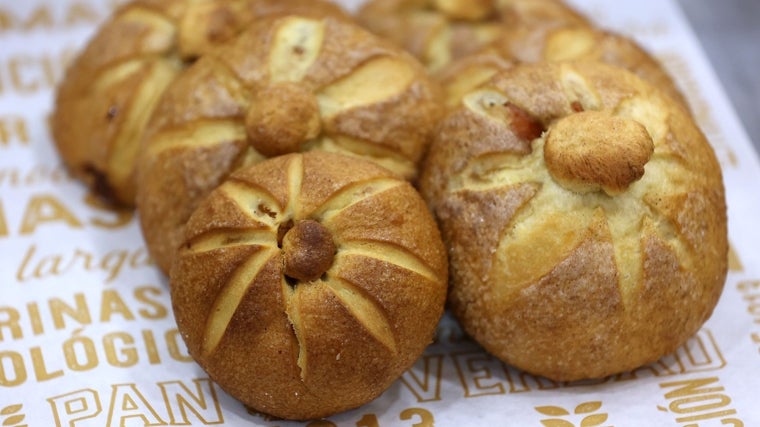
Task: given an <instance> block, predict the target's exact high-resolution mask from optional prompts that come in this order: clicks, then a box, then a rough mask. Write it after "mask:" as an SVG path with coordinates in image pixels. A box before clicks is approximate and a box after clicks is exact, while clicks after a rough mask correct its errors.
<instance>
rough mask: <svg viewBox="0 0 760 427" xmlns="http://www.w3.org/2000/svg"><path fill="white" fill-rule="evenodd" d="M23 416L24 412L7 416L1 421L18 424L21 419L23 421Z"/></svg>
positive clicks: (6, 424) (5, 424)
mask: <svg viewBox="0 0 760 427" xmlns="http://www.w3.org/2000/svg"><path fill="white" fill-rule="evenodd" d="M24 417H26V415H24V414H18V415H14V416H12V417H9V418H8V419H7V420H5V421H3V425H4V426H12V425H15V424H18V423H20V422H21V421H24Z"/></svg>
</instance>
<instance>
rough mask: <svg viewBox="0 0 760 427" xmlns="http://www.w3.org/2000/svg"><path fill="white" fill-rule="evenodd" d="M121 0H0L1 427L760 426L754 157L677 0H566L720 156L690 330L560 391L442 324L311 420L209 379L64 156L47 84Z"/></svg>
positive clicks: (143, 260) (137, 258)
mask: <svg viewBox="0 0 760 427" xmlns="http://www.w3.org/2000/svg"><path fill="white" fill-rule="evenodd" d="M121 1H123V0H121ZM117 3H118V1H112V0H102V1H101V0H65V1H60V0H55V1H54V0H48V1H42V0H28V1H23V2H22V1H17V0H0V425H2V426H16V427H21V426H34V427H36V426H67V427H84V426H178V425H192V426H202V425H220V424H222V425H235V426H238V425H250V426H280V427H287V426H311V427H316V426H319V427H323V426H356V427H378V426H409V427H411V426H418V427H429V426H433V425H435V426H438V427H443V426H486V425H488V426H491V425H514V426H525V427H530V426H548V427H573V426H578V427H591V426H607V427H609V426H617V427H622V426H674V427H697V426H701V427H707V426H758V425H760V407H759V406H758V404H757V403H758V393H759V392H758V390H759V389H760V251H759V250H758V245H759V242H760V227H757V225H756V218H757V216H758V214H759V213H760V192H759V191H758V189H757V185H758V183H760V164H759V163H758V157H757V153H756V152H755V151H754V150H753V148H752V146H751V145H750V143H749V140H748V138H747V136H746V134H745V133H744V131H743V129H742V127H741V125H740V123H739V122H738V119H737V117H736V115H735V113H734V112H733V111H732V109H731V106H730V105H729V103H728V101H727V99H726V96H725V95H724V93H723V91H722V89H721V87H720V86H719V84H718V82H717V79H716V77H715V75H714V73H713V72H712V69H711V67H710V64H709V63H708V62H707V60H706V59H705V55H704V54H703V52H702V51H701V49H700V47H699V45H698V44H697V42H696V39H695V37H694V35H693V33H692V32H691V29H690V28H689V27H688V24H687V23H686V20H685V19H684V17H683V15H682V13H681V11H680V9H679V8H678V6H677V4H676V3H675V1H674V0H670V1H663V0H636V1H633V0H627V1H624V2H605V1H602V0H575V1H571V3H572V4H574V5H576V6H577V7H578V8H579V9H580V10H581V11H583V12H585V13H587V14H588V15H589V16H590V17H592V19H593V20H594V21H595V22H596V23H597V24H599V25H600V26H602V27H605V28H609V29H613V30H615V31H619V32H622V33H625V34H628V35H631V36H633V37H635V38H636V39H637V40H638V41H639V42H640V43H642V44H643V45H644V46H646V47H647V48H648V49H650V50H651V51H652V52H653V53H654V54H655V55H656V56H657V57H658V58H660V59H661V60H662V61H663V62H664V63H665V65H666V66H667V68H669V69H670V71H671V72H672V73H673V74H674V75H675V76H676V78H677V80H678V81H679V83H680V84H681V85H682V88H683V89H684V91H685V92H686V94H687V96H688V97H689V99H690V102H691V103H692V106H693V109H694V112H695V115H696V116H697V117H698V120H699V121H700V125H701V126H702V128H703V130H704V132H705V133H706V134H707V136H708V138H709V139H710V141H711V142H712V144H713V146H714V147H715V150H716V153H717V155H718V158H719V160H720V161H721V164H722V166H723V172H724V178H725V183H726V189H727V197H728V206H729V233H730V240H731V248H732V251H731V254H730V256H731V258H730V261H731V262H730V272H729V275H728V280H727V283H726V287H725V291H724V293H723V296H722V298H721V301H720V303H719V305H718V307H717V308H716V310H715V312H714V314H713V316H712V318H711V319H710V320H709V321H708V322H707V323H706V324H705V325H704V327H703V328H702V330H700V331H699V333H698V334H697V335H696V336H694V337H693V338H692V339H691V340H690V341H689V342H688V343H687V345H685V346H683V347H682V348H680V349H679V350H678V351H677V352H676V353H674V354H672V355H669V356H667V357H665V358H663V359H662V360H661V361H659V362H658V363H655V364H653V365H651V366H647V367H643V368H641V369H639V370H636V371H635V372H631V373H626V374H621V375H618V376H614V377H611V378H606V379H603V380H597V381H588V382H583V383H573V384H566V383H556V382H552V381H549V380H546V379H543V378H537V377H534V376H531V375H527V374H524V373H521V372H519V371H517V370H515V369H513V368H511V367H509V366H505V365H504V364H502V363H501V362H499V361H498V360H496V359H494V358H493V357H491V356H489V355H488V354H486V353H484V352H483V350H481V349H480V348H479V347H478V346H477V345H476V344H474V343H473V342H471V341H470V340H468V339H467V338H466V337H465V336H463V334H462V332H461V330H460V329H459V327H458V325H457V324H456V322H455V321H454V320H453V319H452V318H450V317H448V316H447V317H444V319H443V320H442V322H441V324H440V327H439V331H438V335H437V340H436V342H435V343H434V344H433V345H431V346H430V347H429V348H428V349H427V351H426V352H425V354H424V355H423V357H421V358H420V359H419V360H418V361H417V363H416V364H415V365H414V367H413V368H412V369H410V370H408V371H407V372H406V373H405V374H404V375H403V376H402V378H400V379H399V380H398V381H397V382H396V383H395V384H394V385H393V386H392V387H391V388H390V389H389V390H387V392H386V393H385V394H383V395H382V396H381V397H380V398H378V399H377V400H376V401H374V402H372V403H370V404H367V405H365V406H363V407H361V408H358V409H356V410H353V411H350V412H347V413H344V414H340V415H337V416H334V417H331V418H329V419H328V420H320V421H311V422H284V421H280V420H273V419H270V418H268V417H266V416H263V415H260V414H253V413H249V412H248V411H246V409H245V408H244V407H243V406H242V405H241V404H239V403H238V402H236V401H235V400H233V399H231V398H230V397H229V396H227V395H226V394H225V393H224V392H223V391H222V390H221V389H219V388H218V386H216V385H215V384H214V383H212V382H211V381H210V380H209V379H208V378H207V377H206V376H205V374H204V372H203V371H202V370H201V369H200V368H199V367H198V366H196V365H195V364H194V363H193V362H192V360H191V359H190V358H189V357H188V355H187V352H186V350H185V348H184V345H183V343H182V341H181V338H180V337H179V334H178V333H177V330H176V328H175V325H174V321H173V317H172V313H171V303H170V301H169V295H168V289H167V280H166V278H165V277H163V276H162V275H161V274H160V273H159V272H158V270H157V268H155V267H154V266H153V265H152V264H151V262H150V259H149V257H148V256H147V253H146V249H145V246H144V244H143V241H142V238H141V235H140V231H139V226H138V222H137V221H138V220H137V218H136V217H135V215H134V214H133V213H131V212H113V211H109V210H107V209H106V208H104V207H103V206H102V205H100V204H99V203H98V201H97V200H96V199H94V198H92V197H91V196H89V195H88V194H87V192H86V190H85V189H84V187H83V186H82V185H80V184H79V183H78V182H75V181H72V180H71V179H70V178H68V177H67V176H66V173H65V171H64V170H63V168H62V166H61V164H60V161H59V160H58V157H57V154H56V152H55V149H54V147H53V144H52V142H51V140H50V135H49V132H48V128H47V117H48V115H49V113H50V111H51V105H52V93H53V89H54V86H55V84H56V82H57V81H58V79H60V78H61V76H62V74H63V67H64V65H65V64H66V62H67V60H68V59H69V58H71V56H72V55H73V54H74V53H75V52H76V51H77V50H78V49H79V48H80V47H81V46H82V45H83V44H84V43H85V42H86V40H87V39H88V37H89V36H90V35H91V34H92V32H93V31H94V29H95V28H96V27H97V25H98V24H99V23H100V22H101V21H102V20H104V19H105V18H106V17H107V15H108V13H109V12H110V11H111V10H112V8H113V7H114V6H115V5H116V4H117ZM342 4H344V5H345V6H346V7H347V8H349V9H350V10H354V9H355V8H356V7H357V6H358V4H360V1H344V2H343V3H342Z"/></svg>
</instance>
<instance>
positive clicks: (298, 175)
mask: <svg viewBox="0 0 760 427" xmlns="http://www.w3.org/2000/svg"><path fill="white" fill-rule="evenodd" d="M307 254H311V255H312V256H313V259H311V260H309V258H308V256H304V255H307ZM170 277H171V296H172V302H173V307H174V314H175V316H176V320H177V325H178V327H179V330H180V332H181V334H182V336H183V338H184V339H185V342H186V344H187V347H188V350H189V351H190V354H191V355H192V356H193V357H194V358H195V360H196V361H197V362H198V363H199V364H200V365H201V366H202V367H203V368H204V369H205V370H206V371H207V372H208V374H209V375H210V376H211V378H213V379H214V381H216V382H217V383H218V384H219V385H220V386H221V387H222V388H223V389H224V390H226V391H227V392H229V393H230V394H231V395H232V396H234V397H235V398H237V399H239V400H240V401H242V402H243V403H244V404H246V405H248V406H250V407H251V408H254V409H256V410H258V411H261V412H265V413H268V414H272V415H275V416H277V417H283V418H289V419H310V418H320V417H325V416H329V415H331V414H334V413H337V412H341V411H344V410H348V409H351V408H354V407H357V406H359V405H362V404H364V403H366V402H369V401H370V400H372V399H374V398H375V397H377V396H378V395H379V394H380V393H382V392H383V391H384V390H385V389H386V388H387V387H389V386H390V385H391V383H392V382H393V381H394V380H396V379H397V378H398V376H400V375H401V373H402V372H403V371H404V370H406V369H408V368H409V367H410V366H411V364H412V363H414V361H415V360H416V359H417V358H418V357H419V356H420V354H421V353H422V351H423V350H424V348H425V347H426V346H427V345H428V344H430V342H431V341H432V338H433V333H434V331H435V328H436V325H437V323H438V320H439V319H440V317H441V315H442V313H443V309H444V302H445V299H446V287H447V258H446V252H445V248H444V247H443V243H442V241H441V237H440V233H439V231H438V229H437V226H436V224H435V221H434V219H433V217H432V215H431V214H430V212H429V211H428V210H427V207H426V206H425V203H424V201H423V200H422V198H421V197H420V195H419V194H418V193H417V191H416V190H415V189H414V188H413V187H412V186H411V185H410V184H409V183H408V182H406V181H405V180H403V179H401V178H399V177H398V176H396V175H393V174H391V173H390V172H388V171H387V170H385V169H383V168H380V167H378V166H376V165H374V164H372V163H370V162H368V161H365V160H358V159H354V158H350V157H348V156H343V155H339V154H332V153H325V152H319V151H313V152H308V153H305V154H289V155H284V156H280V157H276V158H273V159H270V160H267V161H265V162H262V163H258V164H256V165H253V166H250V167H248V168H244V169H241V170H239V171H237V172H236V173H234V174H233V175H232V176H231V177H230V178H229V180H228V181H226V182H225V183H224V184H223V185H222V186H221V187H219V188H218V189H217V190H215V191H214V192H213V193H212V194H211V195H210V196H209V197H208V198H207V199H206V200H205V201H204V202H203V203H202V204H201V206H200V207H199V208H198V210H197V211H196V212H195V213H194V214H193V216H192V218H191V219H190V222H189V223H188V226H187V228H186V234H185V241H184V244H183V246H182V249H181V250H180V252H179V254H178V256H177V258H176V262H175V264H174V266H173V268H172V270H171V275H170ZM299 277H300V278H299Z"/></svg>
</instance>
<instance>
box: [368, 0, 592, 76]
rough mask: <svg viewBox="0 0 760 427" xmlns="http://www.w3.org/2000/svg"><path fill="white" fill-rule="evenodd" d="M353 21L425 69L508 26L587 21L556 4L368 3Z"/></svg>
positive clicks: (537, 0) (540, 0)
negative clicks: (410, 54)
mask: <svg viewBox="0 0 760 427" xmlns="http://www.w3.org/2000/svg"><path fill="white" fill-rule="evenodd" d="M357 19H358V21H359V22H360V23H361V24H362V25H364V26H365V27H366V28H368V29H369V30H370V31H372V32H374V33H376V34H379V35H381V36H383V37H386V38H388V39H390V40H392V41H394V42H395V43H396V44H398V45H399V46H401V47H403V48H405V49H407V50H408V51H409V52H411V53H412V54H413V55H415V56H416V57H417V58H418V59H419V60H420V61H422V63H423V64H425V66H426V67H427V68H428V69H429V70H430V71H438V70H440V69H441V68H442V67H444V66H446V65H447V64H448V63H450V62H451V61H453V60H455V59H458V58H461V57H464V56H466V55H469V54H471V53H474V52H477V51H478V50H480V49H481V48H483V47H484V46H486V45H488V44H490V43H491V42H494V41H496V40H500V39H502V38H503V37H504V35H505V33H506V31H507V30H508V29H509V28H511V27H513V26H525V25H530V26H534V25H539V24H540V25H542V26H554V25H560V24H575V25H585V24H586V23H587V20H586V18H585V17H583V16H582V15H581V14H579V13H578V12H576V11H575V10H573V9H572V8H571V7H570V6H568V5H567V4H565V3H564V2H562V1H560V0H509V1H505V0H498V1H496V0H478V1H474V2H473V1H471V0H372V1H369V2H367V3H365V4H364V5H363V6H362V8H361V9H360V10H359V12H358V13H357Z"/></svg>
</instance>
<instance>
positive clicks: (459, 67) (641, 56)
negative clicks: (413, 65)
mask: <svg viewBox="0 0 760 427" xmlns="http://www.w3.org/2000/svg"><path fill="white" fill-rule="evenodd" d="M563 61H600V62H605V63H607V64H610V65H615V66H618V67H622V68H625V69H627V70H628V71H631V72H633V73H634V74H636V75H638V76H639V77H641V78H642V79H644V80H646V81H647V82H649V83H651V84H652V85H654V86H656V87H657V88H659V89H660V90H662V91H664V92H665V94H666V95H668V96H670V97H671V98H673V100H675V101H676V102H678V103H679V104H681V105H682V106H683V108H685V109H686V110H690V107H689V103H688V101H687V100H686V97H684V95H683V94H682V92H681V91H680V89H679V88H678V85H677V84H676V82H675V81H674V80H673V78H672V77H671V75H670V74H668V72H667V71H666V70H665V68H664V67H663V66H662V64H661V63H660V62H659V61H658V60H657V59H656V58H655V57H653V56H652V55H650V54H649V52H647V51H646V50H645V49H644V48H643V47H641V46H640V45H639V44H638V43H636V41H634V40H633V39H631V38H628V37H626V36H623V35H621V34H616V33H613V32H609V31H604V30H600V29H595V28H592V27H590V26H577V25H573V26H555V27H552V28H546V27H541V26H534V27H524V26H516V27H512V28H510V29H506V30H505V31H504V36H503V37H502V38H500V39H498V40H495V41H494V42H492V43H490V44H488V45H487V46H484V47H483V48H482V49H480V50H479V51H478V52H475V53H473V54H470V55H467V56H465V57H462V58H458V59H456V60H454V61H452V62H451V63H449V64H447V65H446V66H445V67H443V68H442V69H441V70H439V71H438V72H436V73H435V78H436V79H437V80H438V81H439V82H440V83H441V85H442V86H443V88H444V98H445V100H446V101H445V102H446V104H447V105H448V106H454V105H457V104H458V103H459V102H460V101H461V100H462V96H463V94H465V93H467V92H469V91H470V90H472V89H475V88H476V87H477V86H479V85H481V84H483V83H485V82H486V81H488V79H490V78H491V77H493V76H494V75H495V74H497V73H498V72H500V71H502V70H505V69H507V68H509V67H511V66H512V65H513V64H515V63H521V62H529V63H536V62H563Z"/></svg>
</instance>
